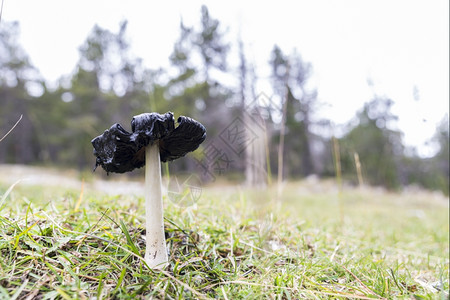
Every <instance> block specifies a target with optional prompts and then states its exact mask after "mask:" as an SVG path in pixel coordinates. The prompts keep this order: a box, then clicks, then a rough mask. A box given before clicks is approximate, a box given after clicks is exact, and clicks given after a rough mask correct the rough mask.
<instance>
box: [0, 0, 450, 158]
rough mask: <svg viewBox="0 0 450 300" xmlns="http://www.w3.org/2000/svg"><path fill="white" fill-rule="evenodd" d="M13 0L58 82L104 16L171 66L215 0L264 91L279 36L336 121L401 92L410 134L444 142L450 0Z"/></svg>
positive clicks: (213, 10)
mask: <svg viewBox="0 0 450 300" xmlns="http://www.w3.org/2000/svg"><path fill="white" fill-rule="evenodd" d="M3 1H4V4H3V13H2V22H3V21H19V24H20V29H21V35H20V38H19V43H20V44H21V46H22V47H23V48H24V49H25V51H26V52H27V53H28V55H29V57H30V59H31V63H32V64H33V65H34V66H35V67H37V68H38V69H39V71H40V73H41V74H42V76H43V77H44V78H45V79H46V80H47V81H48V82H56V81H57V80H58V78H60V77H61V76H63V75H68V74H70V73H71V72H73V71H74V69H75V66H76V63H77V61H78V58H79V53H78V48H79V46H80V45H82V44H83V42H84V41H85V40H86V38H87V36H88V34H89V32H90V31H91V29H92V28H93V26H94V25H95V24H98V25H99V26H101V27H102V28H106V29H109V30H111V31H113V32H117V31H118V28H119V24H120V22H121V21H123V20H128V28H127V32H128V37H129V40H130V43H131V51H132V53H133V54H134V55H135V56H137V57H140V58H142V59H143V62H144V65H145V66H146V67H149V68H160V67H167V66H169V59H168V57H169V55H170V54H171V52H172V50H173V44H174V42H175V41H176V39H177V38H178V37H179V24H180V20H181V19H182V20H183V22H184V23H185V24H186V25H188V26H197V25H198V23H199V21H200V8H201V5H202V4H205V5H206V6H208V9H209V12H210V15H211V16H212V17H213V18H216V19H218V20H219V21H220V22H221V26H222V28H223V29H224V30H226V32H227V33H226V38H227V40H228V41H229V42H230V43H231V44H232V49H233V51H232V52H231V53H230V56H229V64H230V66H231V67H233V66H234V67H237V65H238V56H237V54H236V49H237V46H236V45H237V39H238V36H239V35H240V36H241V38H242V40H243V42H244V44H245V49H246V50H245V51H246V54H247V56H248V57H249V59H250V62H252V63H253V64H254V65H255V66H256V72H257V75H258V76H259V77H260V78H261V80H260V84H259V85H258V91H257V92H263V93H266V94H270V93H271V91H270V88H269V87H268V86H269V85H268V78H269V76H270V68H269V65H268V61H269V57H270V52H271V50H272V48H273V46H274V44H277V45H278V46H279V47H280V48H281V49H282V50H283V52H284V53H288V54H289V53H292V52H293V51H294V49H295V51H296V52H297V53H299V54H300V55H301V56H302V58H303V60H304V61H307V62H310V63H311V65H312V68H313V73H312V76H311V78H310V82H309V87H311V88H315V89H317V92H318V100H319V101H320V103H322V105H321V110H320V112H319V114H320V117H323V118H327V119H330V120H331V121H332V122H333V124H334V125H335V126H336V128H338V127H339V126H340V125H342V124H345V123H347V122H349V121H350V120H351V119H352V118H354V117H355V114H356V112H357V111H358V110H360V109H361V108H362V107H363V105H364V103H365V102H367V101H370V100H371V99H372V98H373V97H374V95H375V94H376V95H378V96H386V97H389V98H390V99H392V100H393V101H394V102H395V104H394V106H393V113H394V114H395V115H397V116H398V117H399V121H398V129H400V130H401V131H403V132H404V139H403V141H404V144H405V145H407V146H413V147H417V148H418V150H419V153H420V155H422V156H430V155H432V154H433V152H434V151H435V149H434V148H433V146H432V144H426V142H427V141H428V140H430V138H431V137H432V136H433V134H434V133H435V130H436V126H437V123H439V122H440V121H441V120H442V119H443V118H444V117H445V116H447V117H448V113H449V1H448V0H432V1H429V0H394V1H392V0H377V1H375V0H340V1H333V0H315V1H307V0H298V1H287V0H278V1H234V0H231V1H197V0H192V1H182V0H179V1H146V0H133V1H120V0H96V1H93V0H77V1H74V0H65V1H60V0H40V1H36V0H3ZM0 26H1V23H0ZM368 80H369V81H370V82H371V84H370V85H369V84H368Z"/></svg>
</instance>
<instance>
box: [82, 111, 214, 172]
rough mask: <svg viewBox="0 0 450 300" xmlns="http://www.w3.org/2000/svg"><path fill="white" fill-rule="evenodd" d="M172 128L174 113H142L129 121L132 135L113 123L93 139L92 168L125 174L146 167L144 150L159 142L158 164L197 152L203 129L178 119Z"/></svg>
mask: <svg viewBox="0 0 450 300" xmlns="http://www.w3.org/2000/svg"><path fill="white" fill-rule="evenodd" d="M177 123H178V126H176V127H175V121H174V118H173V113H171V112H167V113H165V114H163V115H162V114H158V113H144V114H140V115H137V116H134V117H133V119H132V120H131V131H132V132H131V133H130V132H128V131H126V130H125V129H124V128H123V127H122V126H120V124H114V125H113V126H111V128H109V129H107V130H105V132H104V133H103V134H102V135H99V136H98V137H96V138H94V139H93V140H92V141H91V143H92V145H93V146H94V155H95V156H96V157H97V159H96V162H95V168H94V170H95V169H96V168H97V167H98V166H102V168H103V169H104V170H105V171H106V172H107V173H109V172H113V173H125V172H130V171H132V170H134V169H136V168H141V167H143V166H144V165H145V147H146V146H148V145H152V144H153V143H154V142H156V141H159V151H160V158H161V161H163V162H166V161H172V160H175V159H177V158H180V157H182V156H185V155H186V154H187V153H188V152H192V151H194V150H195V149H197V148H198V147H199V146H200V144H201V143H202V142H203V141H204V140H205V138H206V129H205V127H204V126H203V125H202V124H201V123H199V122H197V121H195V120H194V119H191V118H188V117H184V116H180V117H179V118H178V120H177Z"/></svg>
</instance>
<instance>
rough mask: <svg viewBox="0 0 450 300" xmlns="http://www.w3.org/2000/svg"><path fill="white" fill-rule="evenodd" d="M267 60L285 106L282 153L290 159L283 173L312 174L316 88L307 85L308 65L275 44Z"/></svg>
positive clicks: (277, 90)
mask: <svg viewBox="0 0 450 300" xmlns="http://www.w3.org/2000/svg"><path fill="white" fill-rule="evenodd" d="M270 64H271V67H272V85H273V90H274V92H275V94H276V95H278V99H280V103H283V102H284V104H283V105H285V108H284V109H280V110H281V111H283V110H284V112H285V115H284V116H283V120H284V122H285V124H284V126H285V127H286V130H285V133H284V134H285V147H284V157H285V159H286V161H289V164H288V165H286V167H287V168H286V175H289V176H299V175H301V176H307V175H309V174H313V173H315V167H314V161H313V157H312V154H311V140H312V138H313V134H312V132H311V126H312V115H313V113H314V110H315V105H316V99H317V92H316V91H315V90H309V89H308V88H307V82H308V79H309V77H310V75H311V70H312V68H311V65H310V64H309V63H306V62H304V61H303V59H302V57H301V56H300V55H299V54H298V53H296V52H294V53H293V54H292V55H291V56H289V57H288V56H286V55H285V54H283V52H282V51H281V49H280V48H279V47H278V46H276V45H275V46H274V48H273V50H272V54H271V59H270ZM272 113H273V112H272ZM278 113H279V112H278ZM282 126H283V125H282ZM280 134H282V133H281V132H280ZM280 134H279V135H278V137H280Z"/></svg>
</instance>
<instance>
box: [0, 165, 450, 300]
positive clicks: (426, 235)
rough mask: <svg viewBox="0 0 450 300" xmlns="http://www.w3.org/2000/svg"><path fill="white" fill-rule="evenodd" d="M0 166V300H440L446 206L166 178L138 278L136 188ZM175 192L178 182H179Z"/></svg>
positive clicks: (309, 188)
mask: <svg viewBox="0 0 450 300" xmlns="http://www.w3.org/2000/svg"><path fill="white" fill-rule="evenodd" d="M117 179H118V177H113V176H110V177H108V178H106V177H105V176H101V175H98V176H94V175H92V174H90V173H89V174H88V173H77V172H74V171H70V170H64V171H62V170H54V169H53V170H50V169H45V168H35V167H25V166H5V165H0V257H1V260H0V299H34V298H37V299H91V298H96V299H111V298H114V299H117V298H120V299H141V298H149V297H154V298H167V299H173V298H177V299H185V298H196V299H209V298H220V299H241V298H246V299H261V298H262V299H299V298H302V299H303V298H307V299H330V298H335V299H345V298H351V299H390V298H405V299H411V298H414V299H448V290H449V199H448V197H445V196H443V195H441V194H439V193H432V192H427V191H423V190H419V189H409V190H406V191H404V192H402V193H390V192H386V191H384V190H382V189H376V188H369V187H365V188H354V187H348V186H344V187H343V188H342V189H340V188H338V186H336V185H335V184H334V182H333V181H321V180H318V179H315V178H310V179H308V180H303V181H296V182H287V183H285V184H284V186H283V188H282V190H281V195H280V196H279V197H278V189H277V188H276V186H273V187H269V188H267V189H264V190H257V189H248V188H245V187H243V186H237V185H232V184H229V183H224V182H222V183H220V184H219V183H214V184H210V185H202V184H200V183H198V182H197V183H196V182H195V181H194V182H193V181H189V180H179V181H177V178H176V177H175V176H171V180H170V182H169V183H168V185H167V187H166V189H165V190H164V203H165V229H166V237H167V245H168V248H169V254H170V255H169V260H170V262H169V266H168V267H167V268H166V269H164V270H159V271H158V270H149V269H148V268H147V267H146V265H145V263H144V261H143V259H142V254H143V252H144V249H145V241H144V237H145V219H144V215H145V212H144V201H143V197H142V191H141V190H142V181H143V180H142V179H140V178H139V177H131V178H129V177H123V179H121V180H117ZM188 179H189V178H188Z"/></svg>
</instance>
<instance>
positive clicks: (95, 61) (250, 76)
mask: <svg viewBox="0 0 450 300" xmlns="http://www.w3.org/2000/svg"><path fill="white" fill-rule="evenodd" d="M1 25H2V26H1V27H0V37H1V38H0V71H1V72H0V138H1V137H2V136H3V135H4V134H5V133H6V132H7V131H8V130H9V129H10V128H11V127H12V126H13V125H14V124H15V123H16V121H17V120H18V118H19V117H20V116H21V115H23V118H22V120H21V122H20V123H19V124H18V126H17V127H16V128H15V129H14V131H13V132H12V133H11V134H10V135H9V136H8V137H7V138H5V139H4V140H3V141H2V142H1V143H0V163H17V164H41V165H59V166H64V167H76V168H79V169H80V170H84V169H86V168H91V167H92V166H93V165H94V156H93V154H92V146H91V143H90V141H91V139H92V138H94V137H95V136H97V135H99V134H101V133H103V131H104V130H105V129H107V128H109V127H110V126H111V125H112V124H114V123H121V124H122V125H123V126H124V127H125V128H127V129H128V130H130V125H129V124H130V121H131V118H132V116H133V115H136V114H140V113H143V112H151V111H155V112H160V113H164V112H167V111H173V112H174V114H175V117H178V116H179V115H186V116H190V117H193V118H195V119H197V120H198V121H200V122H201V123H203V124H204V125H205V127H206V128H207V133H208V137H207V140H206V141H205V143H204V144H203V145H202V147H201V148H200V149H199V150H197V151H196V152H195V153H193V154H191V155H189V156H188V157H187V158H185V159H182V160H179V161H177V162H173V163H170V170H171V172H172V171H173V172H180V171H183V172H188V173H191V174H197V175H198V177H199V178H201V180H209V181H213V180H215V179H216V178H217V177H219V176H224V177H228V178H231V179H235V180H241V181H244V180H247V182H248V183H251V184H262V185H263V184H266V183H267V182H268V181H270V180H272V178H273V177H276V176H277V174H280V173H281V175H282V176H283V177H284V178H288V179H289V178H302V177H306V176H310V175H313V174H316V175H318V176H321V177H334V176H336V172H338V173H339V176H341V177H342V178H343V179H344V180H345V181H346V182H350V183H354V184H371V185H379V186H384V187H386V188H389V189H399V188H401V187H403V186H406V185H411V184H416V185H419V186H422V187H425V188H428V189H432V190H441V191H443V192H444V193H445V194H447V195H448V191H449V188H448V184H449V130H448V120H443V122H442V124H441V126H440V127H438V128H437V129H436V135H435V138H434V140H433V141H432V142H433V143H435V144H436V145H437V147H439V152H438V153H437V154H436V155H435V156H434V157H432V158H426V159H422V158H420V157H419V156H418V155H417V154H416V153H415V152H414V151H411V149H405V147H404V145H403V144H402V139H401V137H402V133H401V132H399V131H396V130H393V129H392V128H395V126H392V125H393V124H395V122H396V119H397V118H396V116H395V115H393V114H392V112H391V106H392V104H393V101H392V100H391V99H388V98H386V97H379V96H377V95H374V96H373V99H371V100H370V101H368V102H367V103H366V104H365V105H364V107H362V108H361V109H360V110H359V112H358V113H357V115H356V116H355V121H353V122H352V123H351V124H348V126H346V130H345V134H344V135H343V136H341V137H339V138H334V137H333V136H332V134H331V133H332V132H333V131H334V130H333V126H332V124H331V122H330V121H329V120H323V119H318V118H317V111H318V110H319V109H320V107H319V105H318V101H317V92H316V90H312V89H310V88H308V85H307V83H308V79H309V77H310V75H311V71H312V67H311V65H310V64H309V63H307V62H305V61H303V60H302V57H301V56H300V54H298V53H297V52H295V51H294V52H292V53H291V54H289V55H288V54H286V53H284V52H283V50H282V49H280V48H279V47H278V46H276V45H275V46H274V48H273V50H272V52H271V53H268V61H269V63H270V66H271V68H272V77H271V82H272V91H271V94H270V95H266V94H264V93H261V92H260V91H257V90H256V82H257V81H258V75H257V74H255V71H254V70H255V67H254V66H253V65H252V64H251V63H249V60H248V59H247V57H246V55H245V51H244V43H243V42H242V41H238V42H237V44H238V45H239V49H236V50H237V51H238V53H239V57H240V66H239V68H234V69H232V68H230V67H229V65H228V64H227V62H228V54H229V50H230V48H231V47H232V45H231V44H229V43H227V42H226V39H225V38H224V36H225V31H224V30H222V28H221V26H220V22H219V21H218V20H216V19H214V18H212V17H211V16H210V15H209V12H208V9H207V8H206V7H205V6H203V7H202V8H201V19H200V22H199V24H198V26H187V25H185V24H183V23H182V22H181V24H180V36H179V38H178V40H177V41H176V43H175V44H174V47H173V52H172V53H171V54H170V62H171V67H170V68H169V69H167V70H165V69H158V70H150V69H146V68H145V67H144V66H143V65H142V61H141V59H139V58H136V57H134V56H132V55H131V53H130V50H129V48H130V45H129V43H128V41H127V35H126V30H127V23H126V22H123V23H121V26H120V29H119V31H118V32H117V33H114V32H110V31H109V30H105V29H102V28H100V27H99V26H95V27H94V28H93V29H92V31H91V33H90V34H89V36H88V37H87V39H86V41H85V42H84V43H83V44H82V45H81V46H80V48H79V53H80V58H79V61H78V63H77V65H76V67H75V68H74V72H73V73H72V74H70V75H67V76H63V77H61V79H60V81H59V84H58V85H57V86H56V87H52V88H48V87H47V85H46V83H45V81H44V79H43V78H42V77H41V76H40V75H39V72H38V71H37V70H36V68H34V67H33V66H32V65H31V64H30V61H29V58H28V56H27V54H26V52H25V51H24V50H23V49H22V48H21V47H20V45H19V44H18V43H17V36H18V32H19V29H18V28H19V25H18V24H17V23H6V22H2V24H1ZM157 46H158V45H157V44H155V47H157ZM61 56H63V54H61ZM224 76H231V77H233V78H236V79H238V80H237V81H236V82H238V83H237V84H236V86H229V85H226V84H224V83H223V82H222V81H223V80H218V78H224ZM280 151H281V152H280Z"/></svg>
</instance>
